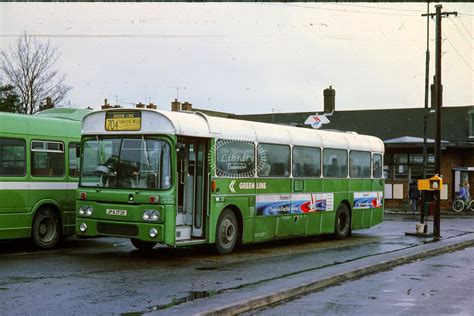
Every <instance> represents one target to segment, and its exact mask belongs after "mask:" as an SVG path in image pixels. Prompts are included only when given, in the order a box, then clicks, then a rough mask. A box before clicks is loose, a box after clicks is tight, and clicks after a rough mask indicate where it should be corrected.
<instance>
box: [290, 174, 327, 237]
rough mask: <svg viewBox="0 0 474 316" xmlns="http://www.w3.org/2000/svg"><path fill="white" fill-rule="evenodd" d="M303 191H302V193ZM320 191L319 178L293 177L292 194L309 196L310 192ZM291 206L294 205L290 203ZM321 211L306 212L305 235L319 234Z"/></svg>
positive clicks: (318, 192)
mask: <svg viewBox="0 0 474 316" xmlns="http://www.w3.org/2000/svg"><path fill="white" fill-rule="evenodd" d="M303 192H304V193H303ZM321 192H322V180H321V179H298V178H296V179H293V194H294V195H298V194H307V195H308V197H309V198H310V195H311V194H320V193H321ZM292 208H294V206H293V205H292ZM321 213H322V212H319V211H318V212H308V213H306V214H305V215H304V217H305V222H306V223H305V227H304V228H303V229H304V234H305V235H319V234H320V233H321V216H322V215H321Z"/></svg>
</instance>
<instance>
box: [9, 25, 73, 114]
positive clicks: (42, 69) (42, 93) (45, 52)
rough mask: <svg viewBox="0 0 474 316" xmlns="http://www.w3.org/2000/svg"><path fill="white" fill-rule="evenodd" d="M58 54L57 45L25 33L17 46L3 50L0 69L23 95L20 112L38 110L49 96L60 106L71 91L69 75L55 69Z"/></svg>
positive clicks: (21, 95)
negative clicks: (65, 80)
mask: <svg viewBox="0 0 474 316" xmlns="http://www.w3.org/2000/svg"><path fill="white" fill-rule="evenodd" d="M59 56H60V54H59V53H58V48H57V47H56V46H53V45H51V43H50V42H49V41H48V42H46V43H45V44H44V43H41V42H39V41H37V40H36V39H35V38H34V37H32V36H29V35H27V34H26V32H25V33H24V34H23V35H22V36H21V37H20V38H19V39H18V41H17V42H16V45H15V46H10V47H9V49H8V50H3V51H2V52H1V55H0V70H1V71H3V73H4V74H5V77H6V79H7V81H8V83H9V84H11V85H13V86H14V87H15V89H16V90H17V94H18V95H19V96H20V103H21V110H20V112H21V113H27V114H34V113H36V112H38V111H39V110H40V108H41V103H42V102H44V101H45V99H46V98H47V97H50V98H51V100H52V102H53V104H55V105H57V104H59V103H60V102H61V101H62V100H63V99H64V98H65V96H66V94H67V93H68V92H69V90H71V87H70V86H67V85H66V84H64V79H65V77H66V76H65V75H60V74H59V71H58V70H56V69H54V68H55V64H56V62H57V61H58V58H59Z"/></svg>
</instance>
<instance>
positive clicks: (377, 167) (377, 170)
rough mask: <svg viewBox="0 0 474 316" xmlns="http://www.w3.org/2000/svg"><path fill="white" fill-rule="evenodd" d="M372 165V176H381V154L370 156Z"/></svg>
mask: <svg viewBox="0 0 474 316" xmlns="http://www.w3.org/2000/svg"><path fill="white" fill-rule="evenodd" d="M372 166H373V177H374V178H382V177H383V173H382V155H381V154H374V155H373V157H372Z"/></svg>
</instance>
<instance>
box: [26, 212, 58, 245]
mask: <svg viewBox="0 0 474 316" xmlns="http://www.w3.org/2000/svg"><path fill="white" fill-rule="evenodd" d="M31 237H32V239H33V242H34V244H35V245H36V246H37V247H39V248H42V249H50V248H53V247H55V246H56V245H57V244H58V242H59V240H60V237H61V223H60V220H59V217H58V215H57V213H56V212H55V211H53V210H52V209H50V208H42V209H40V210H38V212H37V213H36V215H35V217H34V218H33V227H32V231H31Z"/></svg>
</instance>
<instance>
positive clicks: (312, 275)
mask: <svg viewBox="0 0 474 316" xmlns="http://www.w3.org/2000/svg"><path fill="white" fill-rule="evenodd" d="M386 212H387V213H395V214H400V215H407V214H411V212H409V213H408V212H405V211H403V210H391V209H390V210H386ZM451 215H455V216H474V212H464V213H454V212H452V211H443V212H442V214H441V216H442V217H443V216H451ZM473 231H474V227H473ZM471 246H474V232H467V233H465V234H462V235H459V236H451V237H448V238H440V239H433V238H423V242H422V243H419V244H417V245H415V246H412V247H409V248H403V249H399V250H394V251H391V252H385V253H382V254H374V255H370V256H367V257H363V258H359V259H356V260H349V261H347V262H341V263H338V264H335V265H327V266H322V267H320V268H318V269H312V270H308V271H302V272H299V273H295V274H294V275H289V276H285V278H278V279H272V280H268V281H264V282H261V283H257V284H255V285H252V286H248V287H245V288H236V289H230V290H227V291H225V292H223V293H220V294H218V295H215V296H210V297H207V298H203V299H199V300H194V301H191V302H188V303H186V304H181V305H177V306H175V307H172V308H169V309H166V310H161V311H156V313H158V312H159V314H160V315H176V314H177V313H179V314H185V315H215V314H219V315H222V314H224V315H234V314H239V313H245V312H249V311H253V310H256V309H259V308H263V307H265V306H269V305H272V304H275V303H279V302H282V301H285V300H290V299H294V298H296V297H298V296H300V295H305V294H308V293H311V292H314V291H318V290H320V289H323V288H326V287H329V286H333V285H336V284H339V283H341V282H344V281H348V280H352V279H356V278H360V277H363V276H366V275H369V274H372V273H375V272H380V271H384V270H388V269H391V268H393V267H395V266H398V265H403V264H406V263H409V262H413V261H416V260H419V259H423V258H427V257H431V256H436V255H439V254H442V253H445V252H449V251H455V250H459V249H463V248H466V247H471ZM154 313H155V312H153V311H151V314H154Z"/></svg>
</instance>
